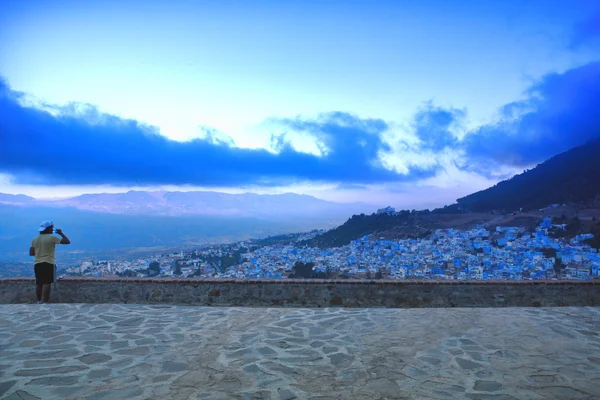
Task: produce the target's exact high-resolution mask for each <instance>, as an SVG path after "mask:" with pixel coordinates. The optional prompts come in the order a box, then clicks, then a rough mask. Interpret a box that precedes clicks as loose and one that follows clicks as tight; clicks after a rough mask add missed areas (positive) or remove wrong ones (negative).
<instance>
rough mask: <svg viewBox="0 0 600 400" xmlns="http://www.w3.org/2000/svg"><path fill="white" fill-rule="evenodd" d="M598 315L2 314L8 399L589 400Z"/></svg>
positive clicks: (508, 311) (134, 308) (147, 309)
mask: <svg viewBox="0 0 600 400" xmlns="http://www.w3.org/2000/svg"><path fill="white" fill-rule="evenodd" d="M599 328H600V308H592V307H582V308H572V307H561V308H487V309H486V308H471V309H465V308H462V309H461V308H458V309H456V308H455V309H443V308H438V309H342V308H329V309H298V308H296V309H292V308H218V307H185V306H167V305H111V304H101V305H91V304H49V305H26V304H19V305H0V398H6V399H37V398H41V399H54V398H55V399H80V398H83V399H94V400H99V399H135V398H141V399H147V398H151V399H167V398H173V399H253V400H254V399H276V400H289V399H296V398H297V399H320V400H326V399H403V398H410V399H412V398H415V399H453V398H455V399H578V398H581V399H592V398H599V397H600V336H598V331H599Z"/></svg>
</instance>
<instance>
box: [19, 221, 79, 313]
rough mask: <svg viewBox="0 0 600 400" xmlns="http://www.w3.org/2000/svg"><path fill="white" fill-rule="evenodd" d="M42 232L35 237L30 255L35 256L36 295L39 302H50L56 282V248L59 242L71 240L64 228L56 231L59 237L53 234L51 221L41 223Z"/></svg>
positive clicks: (66, 242)
mask: <svg viewBox="0 0 600 400" xmlns="http://www.w3.org/2000/svg"><path fill="white" fill-rule="evenodd" d="M39 231H40V234H39V236H38V237H36V238H35V239H33V241H32V242H31V247H30V248H29V255H30V256H32V257H33V256H35V261H34V263H33V264H34V267H33V269H34V271H35V295H36V297H37V300H38V304H41V303H48V302H49V301H50V284H51V283H53V282H54V250H55V248H56V245H57V244H70V243H71V241H70V240H69V238H68V237H66V236H65V234H64V233H63V232H62V230H60V229H57V230H56V233H57V234H59V235H60V236H61V238H57V237H56V236H52V233H54V224H53V223H52V222H50V221H44V222H42V223H41V225H40V229H39Z"/></svg>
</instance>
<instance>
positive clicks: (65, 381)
mask: <svg viewBox="0 0 600 400" xmlns="http://www.w3.org/2000/svg"><path fill="white" fill-rule="evenodd" d="M77 382H79V377H78V376H46V377H43V378H37V379H33V380H32V381H30V382H28V383H27V385H41V386H71V385H74V384H76V383H77Z"/></svg>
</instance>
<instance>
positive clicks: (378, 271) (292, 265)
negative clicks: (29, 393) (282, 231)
mask: <svg viewBox="0 0 600 400" xmlns="http://www.w3.org/2000/svg"><path fill="white" fill-rule="evenodd" d="M393 212H395V211H394V210H393V209H391V208H389V209H382V210H379V211H378V213H393ZM561 229H565V226H564V225H557V224H553V223H552V220H551V218H543V219H542V221H541V223H540V224H539V226H537V227H536V228H535V231H534V232H528V231H526V230H525V229H524V228H520V227H501V226H497V227H495V228H494V229H490V228H489V227H487V226H483V225H481V226H476V227H474V228H473V229H470V230H462V231H461V230H456V229H443V230H442V229H438V230H436V231H435V232H434V233H433V234H431V235H429V236H428V237H427V238H423V239H403V240H386V239H384V238H378V237H374V235H367V236H364V237H361V238H359V239H357V240H354V241H352V242H351V243H350V244H348V245H346V246H342V247H336V248H327V249H322V248H316V247H308V246H306V245H299V243H301V242H302V241H304V240H306V239H310V238H311V237H313V236H315V235H317V234H319V233H320V232H318V231H314V232H311V233H307V234H299V235H295V236H294V237H293V239H290V240H288V241H287V242H283V243H268V242H267V243H265V242H261V241H244V242H238V243H234V244H226V245H220V246H210V247H207V248H204V249H199V250H196V251H193V252H179V253H171V254H163V255H160V256H156V257H149V258H143V259H137V260H132V261H122V260H101V261H95V262H93V261H87V262H84V263H82V264H81V265H80V266H78V267H72V268H69V269H67V270H66V275H84V276H114V275H117V276H125V277H145V276H155V277H172V276H177V277H205V278H206V277H211V278H236V279H245V278H273V279H280V278H289V277H299V276H298V275H297V274H294V272H295V271H296V267H297V266H298V265H301V266H306V265H308V266H310V267H311V268H310V271H312V272H311V273H310V275H309V276H302V277H306V278H310V277H318V278H329V279H435V280H539V279H577V280H587V279H596V278H598V267H599V266H600V254H599V253H598V249H595V248H592V247H590V246H589V245H587V244H586V243H585V241H586V240H588V239H591V238H593V235H591V234H584V235H577V236H574V237H570V238H554V237H552V235H551V233H552V232H555V231H556V230H561Z"/></svg>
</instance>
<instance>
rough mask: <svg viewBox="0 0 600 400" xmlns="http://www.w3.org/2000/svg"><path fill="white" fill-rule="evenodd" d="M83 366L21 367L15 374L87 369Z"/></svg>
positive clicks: (39, 373)
mask: <svg viewBox="0 0 600 400" xmlns="http://www.w3.org/2000/svg"><path fill="white" fill-rule="evenodd" d="M87 368H88V367H84V366H64V367H52V368H36V369H22V370H19V371H17V372H15V375H16V376H41V375H52V374H66V373H69V372H78V371H83V370H85V369H87Z"/></svg>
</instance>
